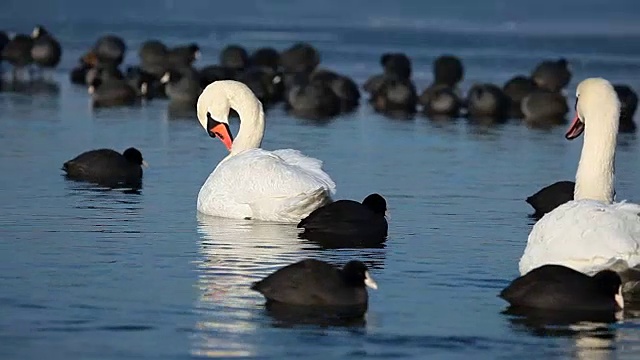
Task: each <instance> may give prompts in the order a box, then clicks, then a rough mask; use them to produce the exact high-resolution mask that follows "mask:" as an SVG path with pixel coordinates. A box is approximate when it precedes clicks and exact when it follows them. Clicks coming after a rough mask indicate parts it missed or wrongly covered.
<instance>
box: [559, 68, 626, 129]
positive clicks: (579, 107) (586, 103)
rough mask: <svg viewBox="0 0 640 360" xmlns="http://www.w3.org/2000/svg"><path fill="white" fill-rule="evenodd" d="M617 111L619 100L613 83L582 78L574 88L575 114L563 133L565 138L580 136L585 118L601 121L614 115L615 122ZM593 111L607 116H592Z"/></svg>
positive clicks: (600, 79) (599, 79)
mask: <svg viewBox="0 0 640 360" xmlns="http://www.w3.org/2000/svg"><path fill="white" fill-rule="evenodd" d="M619 112H620V101H619V100H618V95H617V93H616V91H615V89H614V88H613V85H611V83H610V82H609V81H607V80H605V79H603V78H590V79H586V80H583V81H582V82H580V84H578V88H577V89H576V115H575V117H574V118H573V121H572V122H571V125H570V126H569V129H568V130H567V133H566V134H565V138H566V139H567V140H573V139H575V138H577V137H578V136H580V135H581V134H582V132H583V131H584V129H585V124H586V121H587V118H589V119H590V121H594V122H601V121H600V118H602V119H605V118H613V117H615V119H616V124H617V119H618V115H619ZM594 113H595V114H598V113H600V114H602V115H609V116H604V117H603V116H593V115H594ZM607 113H616V114H607ZM616 133H617V129H616Z"/></svg>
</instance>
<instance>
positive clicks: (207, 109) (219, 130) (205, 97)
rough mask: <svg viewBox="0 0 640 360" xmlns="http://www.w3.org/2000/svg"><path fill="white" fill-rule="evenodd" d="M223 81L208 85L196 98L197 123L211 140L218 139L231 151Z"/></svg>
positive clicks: (229, 107) (228, 104)
mask: <svg viewBox="0 0 640 360" xmlns="http://www.w3.org/2000/svg"><path fill="white" fill-rule="evenodd" d="M224 86H225V82H224V81H214V82H212V83H211V84H209V85H208V86H207V87H206V88H205V89H204V90H203V91H202V94H200V97H198V103H197V105H196V109H197V114H198V121H199V122H200V125H202V127H203V128H204V129H205V130H206V131H207V134H209V136H211V137H212V138H216V137H217V138H218V139H220V141H222V143H223V144H224V146H226V147H227V150H229V151H231V146H232V145H233V136H232V135H231V129H229V110H230V109H231V104H230V103H229V96H228V94H227V91H226V90H225V88H224Z"/></svg>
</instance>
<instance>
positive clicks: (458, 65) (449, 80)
mask: <svg viewBox="0 0 640 360" xmlns="http://www.w3.org/2000/svg"><path fill="white" fill-rule="evenodd" d="M433 75H434V82H435V83H436V84H446V85H449V86H455V85H456V84H457V83H459V82H460V81H462V78H463V77H464V67H463V66H462V61H460V59H458V58H457V57H455V56H453V55H442V56H440V57H438V58H437V59H436V60H435V61H434V62H433Z"/></svg>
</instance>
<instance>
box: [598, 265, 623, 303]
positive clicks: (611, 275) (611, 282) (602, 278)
mask: <svg viewBox="0 0 640 360" xmlns="http://www.w3.org/2000/svg"><path fill="white" fill-rule="evenodd" d="M593 280H594V281H596V282H597V283H598V286H599V287H600V289H601V290H602V293H603V294H604V295H609V296H616V301H617V300H618V296H620V298H622V295H621V294H620V290H621V286H622V279H620V275H618V273H617V272H615V271H612V270H602V271H600V272H598V273H597V274H595V275H593Z"/></svg>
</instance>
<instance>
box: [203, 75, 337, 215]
mask: <svg viewBox="0 0 640 360" xmlns="http://www.w3.org/2000/svg"><path fill="white" fill-rule="evenodd" d="M230 108H232V109H234V110H235V111H236V112H237V113H238V115H240V130H239V131H238V135H237V137H236V138H235V139H234V138H233V136H232V135H231V132H230V130H229V120H228V115H229V109H230ZM197 112H198V120H199V121H200V124H201V125H202V126H203V127H204V128H205V130H206V131H207V132H208V134H209V136H211V137H218V138H219V139H220V140H221V141H222V142H223V143H224V144H225V146H226V147H227V149H228V150H229V151H230V153H229V155H228V156H227V157H225V158H224V159H222V160H221V161H220V163H219V164H218V166H217V167H216V168H215V170H213V172H212V173H211V175H209V177H208V178H207V180H206V181H205V183H204V185H202V188H201V189H200V193H199V194H198V205H197V208H198V211H199V212H201V213H204V214H207V215H213V216H219V217H226V218H233V219H246V218H250V219H257V220H264V221H277V222H290V223H297V222H299V221H300V220H301V219H302V218H304V217H306V216H307V215H309V213H311V212H312V211H313V210H315V209H317V208H318V207H320V206H322V205H324V204H326V203H328V202H331V195H333V194H334V193H335V188H336V185H335V183H334V182H333V180H332V179H331V177H329V175H327V174H326V173H325V172H324V171H323V170H322V161H320V160H318V159H314V158H311V157H307V156H304V155H302V153H300V151H297V150H293V149H284V150H275V151H267V150H262V149H260V144H261V143H262V137H263V135H264V112H263V109H262V104H261V103H260V101H259V100H258V99H257V98H256V96H255V95H254V94H253V92H252V91H251V90H250V89H249V88H248V87H247V86H246V85H244V84H243V83H240V82H237V81H232V80H225V81H215V82H213V83H211V84H209V86H207V87H206V88H205V89H204V91H203V92H202V94H201V95H200V97H199V98H198V104H197Z"/></svg>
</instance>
